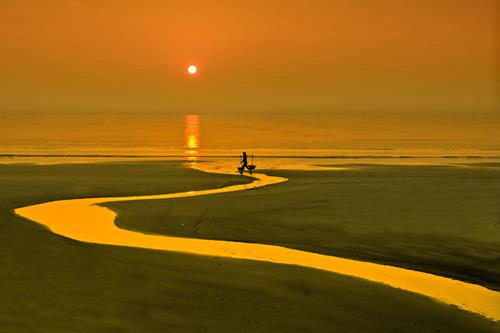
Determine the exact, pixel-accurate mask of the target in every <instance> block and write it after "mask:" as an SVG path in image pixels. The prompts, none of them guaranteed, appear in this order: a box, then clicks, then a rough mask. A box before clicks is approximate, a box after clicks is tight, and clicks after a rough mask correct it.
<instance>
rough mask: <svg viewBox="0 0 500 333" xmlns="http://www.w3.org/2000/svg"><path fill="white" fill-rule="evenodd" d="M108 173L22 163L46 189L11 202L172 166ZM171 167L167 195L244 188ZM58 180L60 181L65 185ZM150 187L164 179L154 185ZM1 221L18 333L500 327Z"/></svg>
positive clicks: (96, 191) (362, 292) (365, 287)
mask: <svg viewBox="0 0 500 333" xmlns="http://www.w3.org/2000/svg"><path fill="white" fill-rule="evenodd" d="M101 166H102V165H98V166H97V167H96V166H94V165H79V166H78V168H76V169H74V170H73V171H76V174H73V175H71V173H72V170H71V168H72V167H73V166H59V167H57V168H55V169H54V170H53V171H54V172H53V173H52V171H51V170H47V169H45V171H44V172H45V173H42V174H40V173H39V172H40V170H41V169H42V170H43V168H46V166H20V167H22V168H25V169H24V170H21V171H22V172H21V173H18V174H19V175H21V176H22V175H23V173H24V174H25V175H26V176H28V175H29V174H30V173H31V174H32V176H31V185H35V186H33V187H32V188H31V189H30V186H28V184H24V186H23V187H21V185H22V182H19V183H20V184H21V185H19V186H17V187H18V188H19V189H20V190H22V191H20V192H22V193H23V194H24V195H25V196H26V197H30V196H32V198H33V199H27V200H26V201H25V202H22V200H21V199H20V197H17V198H16V197H15V196H12V198H13V199H12V202H14V201H15V202H16V205H17V204H19V203H22V204H30V203H34V202H40V201H46V200H43V199H44V198H43V197H40V195H38V194H37V191H39V188H44V187H46V186H51V185H50V183H55V184H56V186H54V185H52V186H54V187H53V192H52V193H53V196H54V197H56V196H58V195H60V198H64V197H71V196H72V195H75V194H78V193H75V191H78V190H75V188H73V189H70V190H68V183H65V181H64V180H65V179H64V177H62V176H61V174H64V173H63V171H64V170H66V171H65V172H67V174H68V175H71V177H73V178H74V182H75V184H78V183H79V181H84V182H86V183H87V186H88V187H87V188H86V189H85V192H84V191H82V192H84V193H81V195H80V196H98V195H104V194H103V193H102V192H101V190H106V191H107V193H109V194H112V193H115V195H116V193H120V195H125V194H127V191H126V189H123V188H121V186H123V187H126V185H127V182H128V181H130V179H131V178H133V179H134V180H133V181H134V182H135V184H136V185H135V186H138V188H140V184H141V182H142V179H137V178H135V177H131V175H132V173H134V174H136V173H141V168H145V169H146V170H148V171H151V168H153V170H154V169H155V168H158V170H159V174H161V170H163V169H164V168H166V167H167V165H165V164H163V163H157V164H154V163H135V164H116V165H113V164H110V165H105V167H106V168H103V169H101V171H96V168H99V167H101ZM2 167H3V166H2ZM9 167H10V168H13V169H16V166H9ZM66 167H68V168H66ZM168 167H169V168H168V171H169V172H168V174H169V175H172V178H171V179H169V178H168V177H166V178H164V182H163V183H162V184H157V185H158V186H163V188H162V189H161V190H162V191H163V192H165V191H167V192H173V190H174V189H175V190H177V191H179V190H182V189H181V188H179V187H177V188H176V186H174V185H172V186H171V187H170V186H169V184H168V182H169V181H170V182H172V181H173V180H174V179H175V176H176V177H188V178H189V177H192V178H191V179H192V180H193V181H194V180H196V177H199V178H200V179H198V180H199V181H202V180H201V179H205V180H204V181H203V184H205V186H208V185H212V186H214V187H217V186H220V185H222V183H227V182H231V181H234V178H232V177H227V176H213V175H207V174H203V173H197V172H195V171H192V170H181V169H179V168H177V169H176V167H175V166H168ZM49 169H50V168H49ZM86 170H87V171H86ZM102 170H106V171H105V174H106V177H107V178H108V179H111V180H113V179H114V180H118V179H120V180H121V181H120V182H116V183H115V182H113V181H112V182H110V183H109V184H107V185H106V186H105V187H102V183H101V185H99V187H98V188H96V187H95V186H96V184H98V183H99V181H100V180H102V179H100V175H101V173H102V172H103V171H102ZM131 170H133V172H131ZM146 170H145V171H146ZM10 171H11V172H12V169H11V170H10ZM18 171H19V170H17V171H16V172H18ZM33 174H38V178H37V177H35V176H33ZM110 175H112V176H110ZM127 175H128V176H129V177H126V176H127ZM55 178H57V179H59V180H60V181H61V182H60V183H59V184H58V185H57V182H54V179H55ZM115 178H116V179H115ZM158 178H161V177H160V176H159V177H158ZM9 179H12V176H9ZM90 179H93V180H95V182H93V181H91V180H90ZM127 179H129V180H127ZM144 181H145V182H146V183H147V182H155V181H158V179H155V177H149V178H147V179H144ZM2 182H4V183H7V182H6V181H5V180H3V179H2ZM209 183H212V184H209ZM12 185H13V184H12V182H11V183H10V186H12ZM147 185H150V184H147ZM58 187H59V188H58ZM170 190H172V191H170ZM258 191H261V189H259V190H258ZM58 192H59V193H60V194H58ZM251 192H253V191H251ZM255 192H257V190H255ZM128 194H130V193H128ZM54 197H52V198H50V200H53V199H54ZM3 198H4V200H3V204H8V203H9V201H8V199H9V198H8V195H7V193H4V194H3ZM47 199H49V198H47ZM30 200H32V201H30ZM11 204H12V203H11ZM5 207H7V206H5ZM2 215H4V216H5V218H2V223H1V225H2V229H3V230H2V231H5V232H2V235H3V236H4V237H3V238H2V242H1V243H0V244H2V247H4V246H5V252H6V253H9V255H7V256H6V257H4V259H6V260H5V261H6V262H5V263H4V264H3V266H4V267H5V268H6V270H5V272H7V274H5V276H2V281H5V282H6V283H2V289H3V290H2V295H6V300H7V302H6V303H5V304H8V305H9V306H8V307H7V306H6V307H5V308H3V310H2V312H1V314H2V321H1V322H2V323H4V327H6V328H7V327H8V328H9V331H16V330H17V331H20V332H23V331H26V330H30V329H32V328H33V327H36V328H37V329H38V330H42V331H50V332H53V331H85V332H89V331H102V330H103V328H104V329H105V330H113V329H114V330H120V331H137V330H143V331H151V332H154V331H165V330H170V331H179V332H183V331H187V332H196V331H200V330H201V329H202V328H203V329H204V330H205V331H234V330H238V331H249V332H251V331H276V330H281V331H292V330H296V329H297V328H300V330H301V331H311V332H312V331H314V332H318V331H325V332H335V331H339V332H342V331H346V329H345V328H346V327H349V328H350V329H352V331H353V332H355V331H367V330H369V331H371V332H377V331H380V332H387V331H406V332H412V331H415V332H417V331H418V332H425V331H429V332H431V331H435V330H436V329H439V330H441V331H442V332H444V331H450V332H456V331H461V332H467V331H470V332H481V331H485V332H488V331H491V332H494V331H496V330H498V326H497V325H495V324H493V323H492V322H490V321H488V320H484V319H481V318H478V317H476V316H474V315H471V314H468V313H466V312H463V311H460V310H457V309H453V308H451V307H448V306H444V305H440V304H437V303H435V302H433V301H431V300H428V299H426V298H422V297H418V296H414V295H412V294H408V293H404V292H400V291H398V290H396V289H392V288H387V287H383V286H380V285H376V284H370V283H366V282H363V281H360V280H357V279H350V278H346V277H341V276H338V275H335V274H327V273H322V272H319V271H310V270H305V269H300V268H294V267H287V266H280V265H271V264H262V263H260V264H258V263H253V262H241V261H234V260H225V259H220V258H219V259H215V258H207V257H197V256H187V255H179V254H169V253H155V252H152V251H143V250H132V249H123V248H113V247H107V246H96V245H92V244H82V243H78V242H74V241H70V240H66V239H64V238H61V237H58V236H54V235H51V234H50V233H48V232H47V231H46V230H43V229H41V228H39V227H36V226H35V225H33V224H31V223H30V222H27V221H23V220H22V219H20V218H18V217H15V216H13V215H12V213H11V211H10V209H8V208H7V209H5V210H3V211H2ZM4 221H6V222H4ZM13 222H15V223H13ZM76 262H78V264H76ZM381 297H382V299H383V300H382V299H381ZM299 304H300V306H299ZM416 309H418V311H417V310H416ZM23 314H24V315H23ZM26 316H29V317H30V318H29V320H27V317H26ZM187 318H189V321H188V320H186V319H187Z"/></svg>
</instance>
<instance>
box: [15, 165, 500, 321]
mask: <svg viewBox="0 0 500 333" xmlns="http://www.w3.org/2000/svg"><path fill="white" fill-rule="evenodd" d="M255 177H256V178H257V180H256V181H254V182H253V183H251V184H247V185H232V186H228V187H223V188H219V189H214V190H202V191H187V192H180V193H173V194H165V195H148V196H128V197H108V198H106V197H101V198H86V199H74V200H60V201H53V202H48V203H44V204H38V205H33V206H28V207H23V208H18V209H16V213H17V214H19V215H20V216H23V217H25V218H28V219H30V220H33V221H35V222H37V223H40V224H42V225H45V226H47V227H48V228H49V229H50V230H51V231H52V232H54V233H56V234H59V235H62V236H65V237H68V238H72V239H75V240H79V241H83V242H90V243H99V244H108V245H119V246H129V247H139V248H148V249H156V250H165V251H176V252H184V253H192V254H200V255H210V256H220V257H229V258H236V259H249V260H258V261H266V262H273V263H280V264H289V265H298V266H303V267H308V268H314V269H320V270H325V271H330V272H335V273H340V274H345V275H350V276H355V277H358V278H362V279H366V280H369V281H374V282H379V283H383V284H387V285H390V286H393V287H396V288H400V289H404V290H408V291H411V292H415V293H418V294H422V295H425V296H429V297H432V298H434V299H437V300H439V301H442V302H444V303H448V304H452V305H455V306H458V307H460V308H462V309H465V310H468V311H471V312H475V313H478V314H481V315H483V316H485V317H488V318H491V319H494V320H500V293H498V292H495V291H492V290H489V289H487V288H484V287H481V286H478V285H474V284H470V283H465V282H461V281H457V280H453V279H449V278H444V277H440V276H436V275H432V274H428V273H422V272H418V271H412V270H408V269H402V268H397V267H391V266H387V265H380V264H373V263H367V262H362V261H356V260H349V259H343V258H338V257H333V256H327V255H321V254H315V253H310V252H306V251H300V250H292V249H287V248H284V247H279V246H272V245H262V244H248V243H238V242H228V241H217V240H201V239H192V238H191V239H190V238H180V237H169V236H159V235H147V234H143V233H140V232H134V231H128V230H123V229H120V228H118V227H117V226H116V225H115V223H114V221H115V218H116V214H115V213H114V212H112V211H111V210H109V209H107V208H105V207H101V206H98V204H103V203H109V202H119V201H130V200H155V199H172V198H183V197H192V196H200V195H209V194H217V193H227V192H234V191H240V190H245V189H252V188H256V187H260V186H267V185H272V184H276V183H280V182H283V181H285V180H286V179H284V178H281V177H272V176H266V175H262V174H256V175H255ZM75 212H77V213H76V214H75ZM68 221H71V222H70V223H68Z"/></svg>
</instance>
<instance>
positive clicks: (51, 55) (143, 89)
mask: <svg viewBox="0 0 500 333" xmlns="http://www.w3.org/2000/svg"><path fill="white" fill-rule="evenodd" d="M498 4H499V1H498V0H404V1H401V0H377V1H372V0H364V1H363V0H328V1H312V0H307V1H305V0H304V1H291V0H288V1H269V0H267V1H257V0H252V1H248V0H245V1H239V0H231V1H199V0H191V1H160V0H156V1H154V0H141V1H127V0H108V1H103V0H99V1H97V0H95V1H93V0H87V1H76V0H75V1H62V0H60V1H58V0H44V1H40V0H2V1H1V4H0V68H1V74H0V114H7V115H9V114H14V113H25V114H30V113H33V114H48V113H63V114H80V113H94V114H95V113H97V114H101V113H102V114H116V113H129V114H130V113H132V114H141V113H161V114H182V113H201V114H211V113H223V114H224V113H230V114H233V115H234V114H240V113H243V114H245V113H249V112H251V113H264V114H274V113H281V114H283V113H296V114H301V113H304V114H305V113H314V112H317V113H332V114H342V113H357V114H367V115H376V114H378V113H384V112H389V113H390V112H397V113H405V112H408V113H419V112H421V113H461V114H468V113H470V114H474V113H494V112H498V110H500V66H499V61H500V51H499V50H500V39H499V37H498V35H499V29H500V10H499V5H498ZM190 63H195V64H197V65H198V66H199V67H200V74H199V75H198V76H197V77H196V78H189V77H187V75H185V72H184V70H185V67H186V66H187V65H188V64H190Z"/></svg>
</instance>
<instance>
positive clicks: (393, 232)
mask: <svg viewBox="0 0 500 333" xmlns="http://www.w3.org/2000/svg"><path fill="white" fill-rule="evenodd" d="M337 166H338V165H337ZM343 166H344V167H348V168H349V169H347V170H334V171H285V170H280V171H271V172H270V174H274V175H280V176H283V177H287V178H289V181H288V182H286V183H283V184H280V185H279V186H274V187H268V188H262V189H260V190H259V191H249V192H239V193H230V194H220V195H217V196H212V197H210V196H207V197H197V198H190V199H186V200H184V199H173V200H168V201H163V202H162V201H149V202H121V203H111V204H106V206H108V207H111V208H112V209H113V210H116V211H117V212H118V219H117V223H118V224H119V225H120V226H122V227H124V228H128V229H133V230H142V231H147V232H153V233H161V234H168V235H174V236H186V237H197V238H206V239H224V240H234V241H244V242H254V243H265V244H276V245H283V246H286V247H290V248H297V249H303V250H307V251H312V252H317V253H324V254H331V255H336V256H341V257H348V258H355V259H361V260H367V261H371V262H379V263H386V264H390V265H396V266H400V267H407V268H411V269H417V270H421V271H426V272H430V273H434V274H437V275H442V276H448V277H452V278H455V279H459V280H463V281H470V282H473V283H477V284H481V285H484V286H487V287H489V288H492V289H496V290H498V289H500V269H499V267H500V266H499V265H498V258H500V247H499V246H498V244H500V224H499V221H500V220H499V219H500V217H499V213H498V212H499V209H500V208H499V205H500V168H498V167H496V166H495V164H492V165H490V164H485V165H475V164H469V165H466V166H463V165H460V166H443V165H436V166H381V165H343ZM222 202H223V203H224V204H221V203H222Z"/></svg>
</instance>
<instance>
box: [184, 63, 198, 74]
mask: <svg viewBox="0 0 500 333" xmlns="http://www.w3.org/2000/svg"><path fill="white" fill-rule="evenodd" d="M187 72H188V73H189V74H191V75H194V74H196V73H197V72H198V67H196V66H195V65H189V66H188V68H187Z"/></svg>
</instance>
